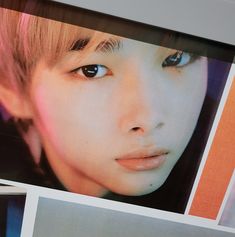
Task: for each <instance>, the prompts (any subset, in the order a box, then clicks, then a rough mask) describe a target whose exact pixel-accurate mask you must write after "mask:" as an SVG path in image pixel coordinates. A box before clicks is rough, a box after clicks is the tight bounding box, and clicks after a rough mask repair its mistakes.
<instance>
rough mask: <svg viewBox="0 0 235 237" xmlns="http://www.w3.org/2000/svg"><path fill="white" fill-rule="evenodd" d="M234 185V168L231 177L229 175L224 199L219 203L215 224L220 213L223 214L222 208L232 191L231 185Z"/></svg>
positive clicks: (218, 219) (219, 217)
mask: <svg viewBox="0 0 235 237" xmlns="http://www.w3.org/2000/svg"><path fill="white" fill-rule="evenodd" d="M234 185H235V170H234V171H233V175H232V177H231V179H230V182H229V185H228V188H227V191H226V193H225V195H224V199H223V202H222V205H221V207H220V210H219V212H218V215H217V218H216V222H217V224H219V221H220V219H221V217H222V214H223V212H224V208H225V206H226V204H227V201H228V199H229V196H230V194H231V192H232V187H233V186H234ZM234 215H235V213H234ZM231 228H232V227H231Z"/></svg>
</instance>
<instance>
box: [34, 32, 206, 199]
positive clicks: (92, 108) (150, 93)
mask: <svg viewBox="0 0 235 237" xmlns="http://www.w3.org/2000/svg"><path fill="white" fill-rule="evenodd" d="M110 37H112V40H111V42H115V41H118V43H117V42H116V43H112V46H111V47H110V45H109V47H107V44H106V45H105V47H101V46H100V47H97V48H98V49H97V50H96V51H94V52H91V53H89V54H87V55H86V56H83V54H84V52H83V51H84V50H80V51H71V52H68V53H67V54H66V55H65V56H64V57H63V58H61V59H60V60H59V61H58V62H57V63H56V64H55V65H54V66H53V67H49V66H47V64H46V61H45V60H43V59H42V60H41V61H40V62H39V63H38V65H37V67H36V69H35V71H34V73H33V76H32V83H31V86H30V89H29V90H30V106H31V108H32V119H33V120H34V124H35V126H36V128H37V130H38V132H39V134H40V137H41V141H42V145H43V147H44V149H45V151H46V154H47V157H48V161H49V163H50V165H51V167H52V169H53V170H54V172H55V174H56V175H57V177H58V178H59V180H60V181H61V182H62V183H63V184H64V186H65V187H66V188H67V189H68V190H70V191H73V192H77V193H82V194H88V195H93V196H102V195H104V194H105V193H107V192H108V191H113V192H116V193H119V194H124V195H143V194H147V193H150V192H153V191H154V190H156V189H158V188H159V187H160V186H161V185H162V184H163V183H164V181H165V180H166V178H167V177H168V175H169V173H170V171H171V170H172V168H173V167H174V165H175V164H176V162H177V161H178V159H179V158H180V156H181V154H182V153H183V151H184V149H185V147H186V146H187V144H188V142H189V140H190V138H191V136H192V133H193V131H194V128H195V126H196V123H197V120H198V117H199V114H200V111H201V107H202V104H203V101H204V98H205V93H206V88H207V60H206V59H205V58H203V57H199V58H196V59H194V58H193V57H192V56H191V55H190V54H187V53H183V54H182V58H181V60H180V61H179V62H178V63H177V65H170V66H168V65H167V66H166V65H164V66H163V65H162V64H163V62H164V61H165V60H166V59H167V58H168V57H169V56H171V57H172V55H174V54H175V53H176V52H177V50H173V49H167V48H163V47H158V46H154V45H151V44H146V43H143V42H138V41H134V40H130V39H118V38H115V37H114V36H110ZM97 45H98V43H97ZM91 64H99V65H103V66H101V67H99V72H98V74H97V75H98V76H97V77H92V78H87V77H86V76H85V75H84V74H83V71H82V68H81V67H83V66H85V65H91ZM77 68H78V70H75V69H77ZM151 156H154V157H153V159H152V160H151V159H150V157H151ZM130 159H131V160H130ZM189 159H190V157H189ZM120 160H121V161H120Z"/></svg>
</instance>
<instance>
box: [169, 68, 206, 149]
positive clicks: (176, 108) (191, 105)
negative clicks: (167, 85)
mask: <svg viewBox="0 0 235 237" xmlns="http://www.w3.org/2000/svg"><path fill="white" fill-rule="evenodd" d="M201 68H202V69H201V70H200V71H198V70H189V71H188V72H187V73H186V75H185V78H182V81H183V82H184V83H182V86H181V87H180V89H179V90H177V92H175V95H174V98H175V99H174V101H173V102H172V104H171V108H172V111H171V118H170V121H169V130H172V131H173V132H171V134H172V141H173V142H174V141H175V144H177V145H176V146H177V147H178V148H179V150H184V149H185V147H186V145H187V144H188V142H189V140H190V138H191V136H192V134H193V131H194V129H195V127H196V124H197V121H198V118H199V115H200V112H201V108H202V105H203V102H204V99H205V95H206V90H207V69H206V64H205V66H203V67H201ZM173 142H172V146H174V144H173Z"/></svg>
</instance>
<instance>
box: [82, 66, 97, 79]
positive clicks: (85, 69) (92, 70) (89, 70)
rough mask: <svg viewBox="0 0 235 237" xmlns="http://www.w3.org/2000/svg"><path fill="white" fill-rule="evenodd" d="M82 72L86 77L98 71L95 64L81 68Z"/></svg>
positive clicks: (93, 75)
mask: <svg viewBox="0 0 235 237" xmlns="http://www.w3.org/2000/svg"><path fill="white" fill-rule="evenodd" d="M82 72H83V74H84V75H85V76H86V77H95V76H96V74H97V72H98V66H97V65H95V64H94V65H88V66H85V67H83V68H82Z"/></svg>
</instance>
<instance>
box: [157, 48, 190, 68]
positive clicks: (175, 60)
mask: <svg viewBox="0 0 235 237" xmlns="http://www.w3.org/2000/svg"><path fill="white" fill-rule="evenodd" d="M192 59H193V56H192V54H189V53H185V52H182V51H177V52H176V53H174V54H172V55H170V56H168V57H167V58H166V59H165V60H164V61H163V63H162V67H173V66H175V67H182V66H185V65H187V64H189V63H190V62H191V61H192Z"/></svg>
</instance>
